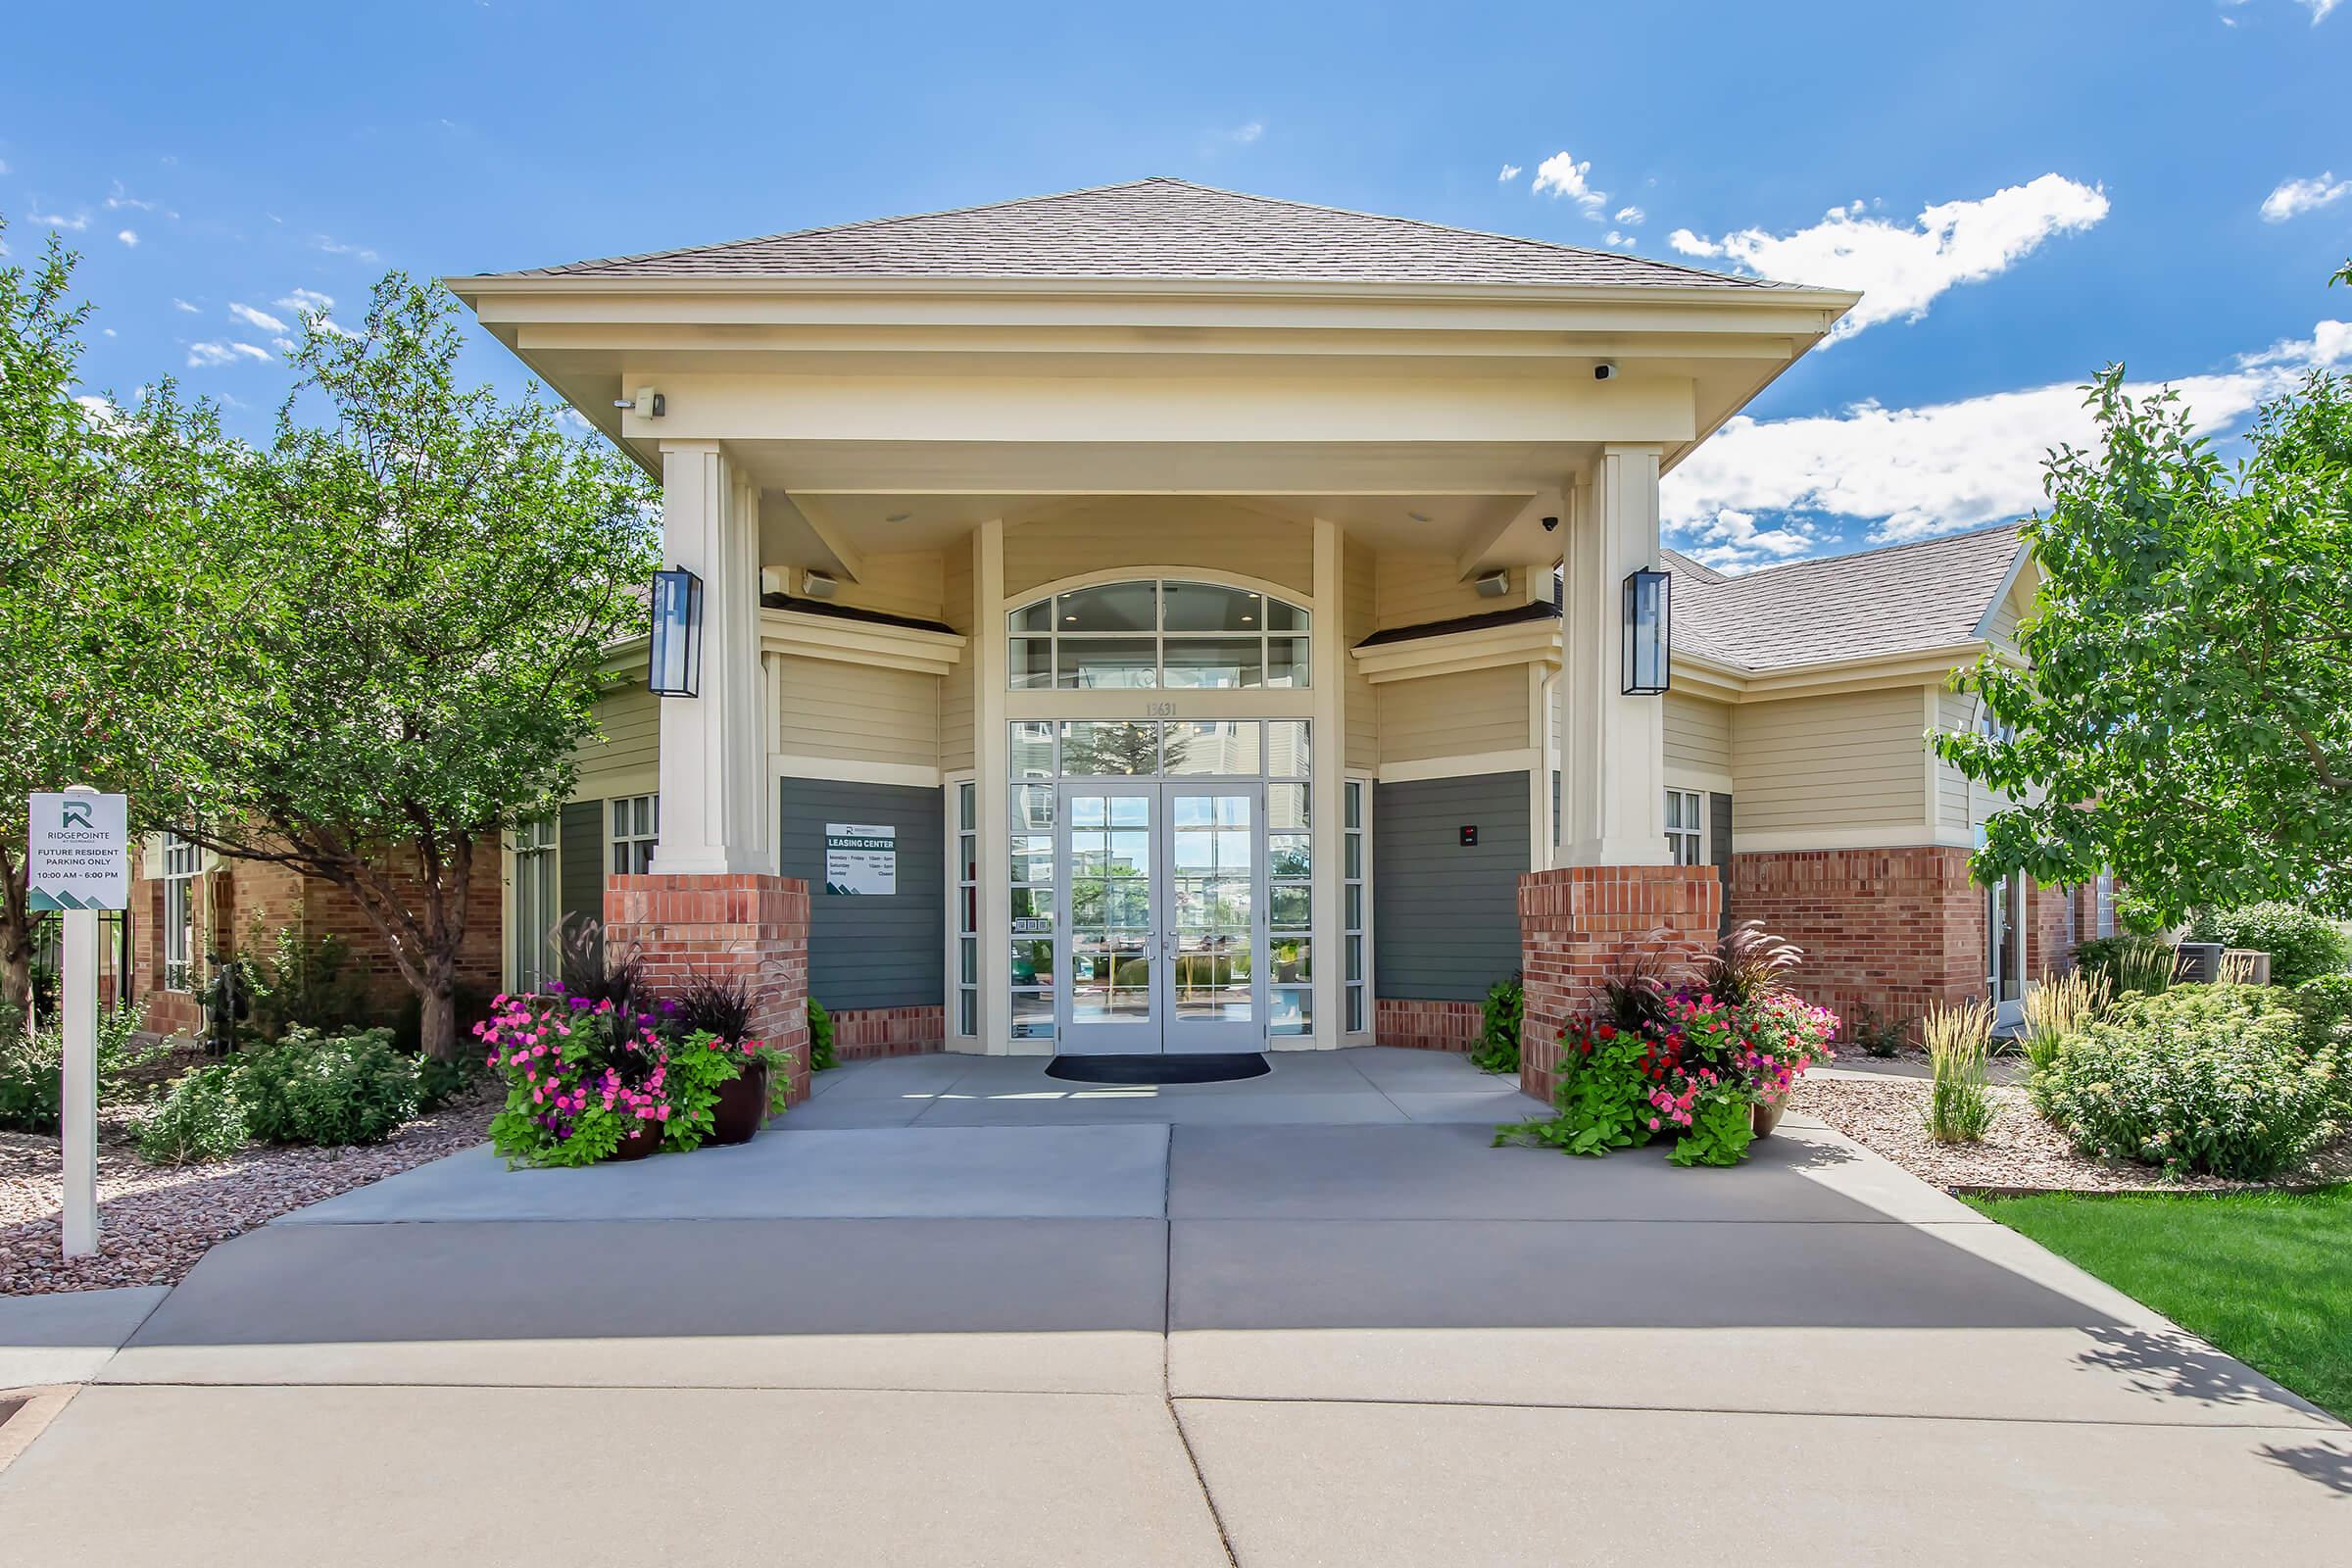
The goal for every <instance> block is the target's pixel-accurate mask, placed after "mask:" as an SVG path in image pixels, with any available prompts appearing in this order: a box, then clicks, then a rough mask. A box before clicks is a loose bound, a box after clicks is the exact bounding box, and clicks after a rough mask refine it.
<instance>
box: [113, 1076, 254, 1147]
mask: <svg viewBox="0 0 2352 1568" xmlns="http://www.w3.org/2000/svg"><path fill="white" fill-rule="evenodd" d="M237 1084H238V1073H237V1069H236V1068H235V1067H233V1066H231V1065H229V1064H228V1063H227V1062H219V1063H216V1064H215V1065H213V1066H210V1067H199V1068H197V1069H196V1070H195V1071H194V1072H191V1073H189V1074H188V1075H187V1076H186V1077H184V1078H182V1079H180V1081H179V1082H178V1083H176V1084H174V1085H172V1092H171V1093H170V1094H169V1095H166V1096H165V1097H164V1103H162V1104H161V1105H159V1106H157V1107H156V1110H155V1114H154V1115H152V1116H150V1117H148V1118H147V1124H146V1125H145V1126H144V1127H142V1128H141V1129H140V1130H139V1157H140V1158H142V1159H144V1160H146V1161H147V1162H148V1163H149V1164H151V1165H192V1164H199V1163H202V1162H203V1161H206V1160H213V1159H226V1158H227V1157H228V1156H229V1155H231V1154H233V1153H235V1152H237V1151H238V1150H240V1149H243V1148H244V1147H245V1146H246V1144H247V1143H249V1142H250V1141H251V1136H250V1134H249V1133H248V1132H247V1130H246V1126H245V1104H244V1102H243V1101H242V1100H241V1099H240V1098H239V1096H238V1090H237Z"/></svg>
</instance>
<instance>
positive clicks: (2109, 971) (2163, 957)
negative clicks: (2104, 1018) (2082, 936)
mask: <svg viewBox="0 0 2352 1568" xmlns="http://www.w3.org/2000/svg"><path fill="white" fill-rule="evenodd" d="M2174 961H2175V956H2174V952H2173V949H2172V946H2171V945H2170V944H2169V943H2166V942H2165V941H2163V940H2162V939H2161V938H2158V937H2151V936H2131V935H2127V936H2120V937H2093V938H2092V939H2091V940H2090V941H2088V942H2085V943H2082V944H2081V945H2080V946H2078V947H2077V948H2076V949H2075V965H2076V967H2077V968H2079V969H2081V970H2082V972H2083V973H2085V974H2087V975H2090V976H2092V977H2093V978H2094V979H2099V980H2104V981H2106V983H2107V988H2108V990H2109V991H2110V992H2112V993H2113V994H2114V995H2116V996H2119V997H2123V996H2132V995H2137V996H2153V995H2155V994H2156V993H2158V992H2161V991H2163V990H2165V989H2166V988H2167V987H2168V986H2170V985H2171V984H2172V978H2173V965H2174Z"/></svg>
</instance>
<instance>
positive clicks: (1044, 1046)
mask: <svg viewBox="0 0 2352 1568" xmlns="http://www.w3.org/2000/svg"><path fill="white" fill-rule="evenodd" d="M971 624H972V641H971V646H970V652H971V656H972V679H973V680H974V681H975V682H976V683H977V684H976V686H975V688H974V690H973V692H972V782H973V785H974V788H973V791H972V796H973V801H972V804H973V809H974V810H975V811H976V812H977V813H978V814H977V818H976V820H977V821H978V822H979V824H980V838H979V854H980V867H979V875H978V877H977V878H976V880H975V882H974V886H973V890H972V891H973V896H974V897H975V898H976V899H978V900H979V903H980V918H979V920H978V921H977V922H976V924H977V925H978V927H979V934H980V965H979V976H980V1049H981V1050H982V1051H983V1052H986V1053H987V1054H990V1055H996V1056H1001V1055H1005V1054H1009V1053H1010V1052H1012V1051H1013V1050H1014V1048H1015V1046H1016V1042H1015V1041H1014V1040H1013V1038H1012V905H1011V894H1010V890H1009V884H1010V877H1009V874H1008V873H1009V867H1008V866H1007V864H1006V859H1005V853H1006V852H1005V840H1006V839H1007V838H1008V837H1009V836H1010V835H1011V822H1012V794H1011V785H1010V783H1009V781H1008V779H1007V777H1006V775H1007V774H1008V773H1009V771H1010V769H1011V765H1012V764H1011V758H1010V756H1009V754H1008V750H1007V748H1008V744H1009V743H1008V740H1007V737H1006V734H1005V724H1006V723H1007V722H1008V720H1007V719H1006V718H1005V519H1004V518H1002V517H990V518H989V519H987V520H986V521H984V522H982V523H981V524H980V526H979V528H978V530H977V531H976V532H975V533H974V534H973V536H972V622H971ZM1057 978H1058V977H1057ZM1017 1045H1018V1048H1019V1049H1020V1050H1021V1051H1023V1052H1037V1051H1041V1050H1043V1051H1048V1052H1050V1051H1052V1050H1053V1049H1054V1043H1053V1042H1052V1041H1048V1040H1023V1041H1019V1042H1017Z"/></svg>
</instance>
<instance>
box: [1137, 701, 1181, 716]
mask: <svg viewBox="0 0 2352 1568" xmlns="http://www.w3.org/2000/svg"><path fill="white" fill-rule="evenodd" d="M1144 716H1145V717H1147V718H1174V717H1175V716H1176V705H1175V704H1174V703H1146V704H1145V705H1144Z"/></svg>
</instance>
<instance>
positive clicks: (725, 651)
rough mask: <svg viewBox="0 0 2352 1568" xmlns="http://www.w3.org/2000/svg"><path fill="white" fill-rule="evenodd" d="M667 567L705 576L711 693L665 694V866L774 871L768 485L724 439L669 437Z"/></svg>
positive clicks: (658, 856) (659, 860)
mask: <svg viewBox="0 0 2352 1568" xmlns="http://www.w3.org/2000/svg"><path fill="white" fill-rule="evenodd" d="M662 555H663V556H664V557H665V560H664V562H663V564H665V565H673V566H684V567H685V568H686V569H687V570H689V571H692V572H693V573H694V574H695V575H697V576H699V577H701V578H702V579H703V673H702V684H701V688H700V694H699V695H697V696H694V697H664V698H662V700H661V701H662V842H661V844H660V846H659V847H658V848H657V849H656V850H655V851H654V869H655V870H656V871H660V872H663V873H675V872H683V873H698V874H699V873H717V874H725V873H741V872H747V871H765V872H773V871H774V870H775V869H776V854H775V814H776V801H775V798H774V796H773V794H772V793H771V792H770V790H769V789H768V780H767V756H766V744H767V734H768V725H767V722H766V720H765V716H764V715H763V714H762V713H761V711H760V705H761V702H762V700H763V697H764V694H765V688H766V683H765V681H764V680H763V679H762V678H761V672H760V493H759V490H758V488H757V487H756V486H755V485H753V484H752V482H751V481H750V480H749V479H747V478H745V477H744V476H743V475H742V474H740V473H738V472H737V471H736V469H735V466H734V465H733V464H732V463H731V462H729V461H728V458H727V455H726V453H725V452H724V451H723V450H721V448H720V446H719V444H718V443H717V442H715V441H665V442H663V443H662Z"/></svg>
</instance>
